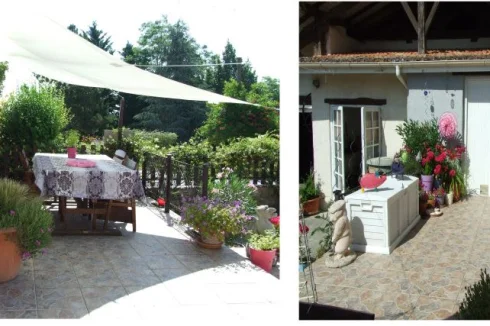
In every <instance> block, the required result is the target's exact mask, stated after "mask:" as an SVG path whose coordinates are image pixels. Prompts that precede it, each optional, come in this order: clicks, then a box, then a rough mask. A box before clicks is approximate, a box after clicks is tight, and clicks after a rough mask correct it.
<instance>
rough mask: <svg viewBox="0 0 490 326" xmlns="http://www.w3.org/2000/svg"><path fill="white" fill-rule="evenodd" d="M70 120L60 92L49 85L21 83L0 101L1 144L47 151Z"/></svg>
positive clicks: (53, 145) (54, 145) (54, 144)
mask: <svg viewBox="0 0 490 326" xmlns="http://www.w3.org/2000/svg"><path fill="white" fill-rule="evenodd" d="M69 120H70V116H69V111H68V109H67V108H66V107H65V102H64V98H63V94H62V93H61V92H60V91H58V90H56V89H55V88H53V87H50V86H43V87H40V88H39V89H38V88H36V87H34V86H30V87H29V86H25V85H24V86H22V87H21V88H20V89H19V90H18V91H17V93H14V94H12V95H11V96H10V97H9V98H8V99H7V101H6V102H5V103H4V104H3V107H2V110H1V111H0V137H1V141H2V143H4V144H11V145H13V146H15V147H17V148H19V149H20V148H27V149H28V150H34V151H36V150H40V151H50V150H51V149H52V148H53V147H56V142H57V141H58V140H59V137H60V135H61V132H62V131H63V130H64V129H65V127H66V126H67V124H68V122H69Z"/></svg>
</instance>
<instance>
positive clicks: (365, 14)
mask: <svg viewBox="0 0 490 326" xmlns="http://www.w3.org/2000/svg"><path fill="white" fill-rule="evenodd" d="M391 3H392V2H378V3H376V4H375V5H374V6H372V7H371V8H369V9H368V10H366V11H365V12H363V13H362V14H360V15H358V16H356V17H355V18H354V19H352V20H351V23H352V25H355V24H357V23H359V22H360V21H362V20H363V19H365V18H367V17H369V16H371V15H373V14H375V13H376V12H378V11H379V10H380V9H382V8H383V7H385V6H387V5H390V4H391Z"/></svg>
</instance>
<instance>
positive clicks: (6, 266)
mask: <svg viewBox="0 0 490 326" xmlns="http://www.w3.org/2000/svg"><path fill="white" fill-rule="evenodd" d="M16 239H17V230H16V229H15V228H8V229H0V266H1V268H0V283H3V282H8V281H10V280H12V279H14V278H15V277H16V276H17V274H19V270H20V266H21V261H22V260H21V256H20V251H19V247H18V246H17V243H16Z"/></svg>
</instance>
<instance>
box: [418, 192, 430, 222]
mask: <svg viewBox="0 0 490 326" xmlns="http://www.w3.org/2000/svg"><path fill="white" fill-rule="evenodd" d="M428 200H429V195H427V193H426V192H425V191H420V192H419V214H420V216H422V217H424V216H426V215H427V201H428Z"/></svg>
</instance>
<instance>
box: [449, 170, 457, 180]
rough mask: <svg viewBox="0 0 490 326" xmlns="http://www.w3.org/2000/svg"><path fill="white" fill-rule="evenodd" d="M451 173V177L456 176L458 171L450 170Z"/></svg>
mask: <svg viewBox="0 0 490 326" xmlns="http://www.w3.org/2000/svg"><path fill="white" fill-rule="evenodd" d="M449 175H450V176H451V178H454V176H455V175H456V171H455V170H451V171H449Z"/></svg>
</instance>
